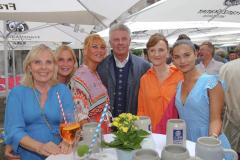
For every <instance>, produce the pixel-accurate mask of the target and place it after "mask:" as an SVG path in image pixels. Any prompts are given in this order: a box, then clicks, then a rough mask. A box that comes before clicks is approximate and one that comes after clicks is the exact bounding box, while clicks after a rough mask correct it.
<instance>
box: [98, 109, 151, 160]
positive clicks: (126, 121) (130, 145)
mask: <svg viewBox="0 0 240 160" xmlns="http://www.w3.org/2000/svg"><path fill="white" fill-rule="evenodd" d="M138 119H139V117H138V116H135V115H132V114H131V113H122V114H120V115H119V116H118V117H116V118H114V119H113V122H112V127H115V128H116V131H114V132H113V134H114V140H113V141H111V142H105V141H104V142H103V145H104V146H108V147H112V148H117V152H118V156H124V158H123V157H121V158H120V157H119V159H124V160H126V158H128V159H129V158H130V159H131V157H132V155H131V151H133V150H136V149H140V148H141V142H142V141H143V139H144V138H146V137H147V136H148V135H149V134H150V133H149V132H147V131H145V130H142V129H139V128H138V127H137V126H135V124H134V121H136V120H138ZM129 154H130V155H129Z"/></svg>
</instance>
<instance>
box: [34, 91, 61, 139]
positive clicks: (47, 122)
mask: <svg viewBox="0 0 240 160" xmlns="http://www.w3.org/2000/svg"><path fill="white" fill-rule="evenodd" d="M33 93H34V95H35V98H36V99H37V102H38V106H39V108H40V111H41V117H42V119H43V121H44V122H45V124H46V125H47V127H48V129H49V130H50V131H51V133H52V134H53V135H54V136H55V137H59V136H60V135H59V131H55V130H54V129H53V127H52V126H51V124H50V123H49V121H48V119H47V116H46V114H45V112H44V110H43V108H42V107H41V103H40V101H39V99H38V96H37V93H36V90H35V89H33Z"/></svg>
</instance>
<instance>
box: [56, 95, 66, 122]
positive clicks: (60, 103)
mask: <svg viewBox="0 0 240 160" xmlns="http://www.w3.org/2000/svg"><path fill="white" fill-rule="evenodd" d="M57 98H58V103H59V107H60V109H61V112H62V116H63V120H64V123H67V120H66V116H65V114H64V110H63V105H62V101H61V99H60V96H59V93H58V92H57Z"/></svg>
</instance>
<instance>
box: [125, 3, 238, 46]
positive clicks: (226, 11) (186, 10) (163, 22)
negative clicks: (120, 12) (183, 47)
mask: <svg viewBox="0 0 240 160" xmlns="http://www.w3.org/2000/svg"><path fill="white" fill-rule="evenodd" d="M125 22H126V24H127V25H128V26H129V28H130V29H131V31H132V32H133V38H132V42H133V46H136V44H138V43H139V44H138V46H143V45H145V43H146V41H147V39H148V38H149V36H150V35H151V34H153V33H156V32H160V33H162V34H164V35H165V36H166V37H167V38H168V39H169V41H170V43H174V42H175V40H176V39H177V36H178V35H179V34H182V33H184V34H187V35H188V36H189V37H190V38H191V39H192V40H193V41H194V42H196V43H201V42H202V41H204V40H211V41H213V42H214V43H215V44H220V43H224V42H225V43H232V42H233V41H234V43H239V40H237V39H236V38H234V37H235V36H234V35H236V34H238V35H239V33H240V1H239V0H211V1H209V0H201V1H199V0H161V1H159V2H157V3H155V4H153V5H151V6H149V7H146V8H145V9H143V10H141V11H139V12H137V13H135V14H133V15H131V16H129V17H128V18H126V20H125ZM223 37H224V38H223ZM219 39H225V40H227V39H228V40H229V42H228V41H224V42H223V41H222V40H219Z"/></svg>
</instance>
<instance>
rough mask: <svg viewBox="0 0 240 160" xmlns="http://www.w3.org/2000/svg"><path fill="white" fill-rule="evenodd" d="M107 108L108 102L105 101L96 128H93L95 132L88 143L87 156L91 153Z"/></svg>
mask: <svg viewBox="0 0 240 160" xmlns="http://www.w3.org/2000/svg"><path fill="white" fill-rule="evenodd" d="M107 109H108V104H107V103H106V105H105V107H104V109H103V112H102V115H101V118H100V121H99V123H98V125H97V127H96V130H95V133H94V136H93V139H92V142H91V144H90V146H89V152H88V157H89V155H90V154H91V153H92V150H93V146H94V144H95V143H96V140H97V135H98V134H99V131H100V127H101V125H102V122H103V120H104V117H105V115H106V113H107Z"/></svg>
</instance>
